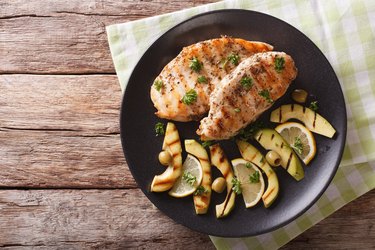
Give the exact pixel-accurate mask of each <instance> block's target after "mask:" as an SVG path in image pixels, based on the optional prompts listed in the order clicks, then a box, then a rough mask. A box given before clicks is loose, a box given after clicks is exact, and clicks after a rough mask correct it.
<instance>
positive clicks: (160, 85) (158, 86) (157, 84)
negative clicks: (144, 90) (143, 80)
mask: <svg viewBox="0 0 375 250" xmlns="http://www.w3.org/2000/svg"><path fill="white" fill-rule="evenodd" d="M154 88H155V89H156V90H157V91H159V92H160V90H161V89H162V88H164V83H163V81H162V80H155V81H154Z"/></svg>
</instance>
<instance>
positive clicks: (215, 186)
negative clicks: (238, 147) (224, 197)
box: [212, 177, 227, 194]
mask: <svg viewBox="0 0 375 250" xmlns="http://www.w3.org/2000/svg"><path fill="white" fill-rule="evenodd" d="M226 187H227V183H226V181H225V179H224V178H223V177H218V178H216V179H215V180H214V181H213V182H212V190H214V191H215V192H216V193H219V194H221V193H222V192H223V191H224V189H225V188H226Z"/></svg>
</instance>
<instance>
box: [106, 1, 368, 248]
mask: <svg viewBox="0 0 375 250" xmlns="http://www.w3.org/2000/svg"><path fill="white" fill-rule="evenodd" d="M227 8H236V9H250V10H255V11H259V12H263V13H266V14H270V15H273V16H275V17H277V18H279V19H282V20H284V21H286V22H288V23H290V24H292V25H293V26H294V27H296V28H297V29H299V30H300V31H302V32H303V33H304V34H306V35H307V36H308V37H309V38H310V39H311V40H312V41H313V42H314V43H315V44H316V45H317V46H318V47H319V48H320V50H321V51H322V52H323V53H324V55H325V56H326V57H327V58H328V60H329V62H330V63H331V65H332V66H333V68H334V70H335V72H336V74H337V76H338V78H339V81H340V83H341V87H342V89H343V92H344V96H345V101H346V105H347V107H346V108H347V112H348V114H347V115H348V134H347V139H346V141H347V144H346V146H345V150H344V155H343V159H342V161H341V164H340V167H339V169H338V171H337V174H336V176H335V177H334V179H333V182H332V183H331V184H330V186H329V187H328V189H327V190H326V192H325V193H324V194H323V196H322V197H321V198H320V199H319V200H318V202H316V204H315V205H313V206H312V207H311V208H310V209H309V210H308V211H307V212H306V213H305V214H303V215H302V216H300V217H299V218H298V219H296V220H295V221H293V222H291V223H290V224H288V225H286V226H284V227H283V228H280V229H278V230H275V231H273V232H270V233H266V234H263V235H259V236H255V237H247V238H220V237H213V236H211V239H212V242H213V243H214V244H215V246H216V247H217V248H218V249H277V248H279V247H281V246H283V245H284V244H286V243H287V242H289V241H290V240H292V239H293V238H295V237H296V236H298V235H299V234H301V233H302V232H304V231H305V230H307V229H308V228H310V227H312V226H313V225H315V224H316V223H318V222H319V221H321V220H323V219H324V218H326V217H327V216H329V215H330V214H332V213H334V212H335V211H336V210H338V209H339V208H341V207H342V206H344V205H345V204H347V203H349V202H351V201H352V200H354V199H356V198H358V197H359V196H361V195H363V194H364V193H366V192H368V191H370V190H372V189H374V187H375V1H372V0H367V1H366V0H352V1H349V0H346V1H338V0H337V1H318V0H316V1H314V0H310V1H305V0H252V1H247V0H242V1H241V0H227V1H221V2H217V3H212V4H207V5H203V6H198V7H194V8H190V9H186V10H182V11H178V12H174V13H169V14H164V15H160V16H155V17H150V18H146V19H141V20H137V21H133V22H128V23H123V24H116V25H111V26H108V27H107V33H108V40H109V46H110V49H111V53H112V58H113V61H114V65H115V68H116V72H117V75H118V78H119V81H120V84H121V88H122V90H124V89H125V86H126V84H127V82H128V79H129V76H130V74H131V72H132V70H133V67H134V66H135V64H136V63H137V61H138V60H139V58H140V57H141V55H142V54H143V53H144V52H145V51H146V49H147V48H148V47H149V46H150V45H151V44H152V42H153V41H154V40H155V39H156V38H158V37H159V36H160V35H162V34H163V33H164V32H165V31H167V30H168V29H170V28H171V27H173V26H174V25H176V24H178V23H180V22H182V21H184V20H186V19H187V18H189V17H191V16H194V15H196V14H199V13H203V12H207V11H210V10H217V9H227Z"/></svg>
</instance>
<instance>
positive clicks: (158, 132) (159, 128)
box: [155, 122, 165, 136]
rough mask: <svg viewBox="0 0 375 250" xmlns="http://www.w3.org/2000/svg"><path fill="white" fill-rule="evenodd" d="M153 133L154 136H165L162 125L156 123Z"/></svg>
mask: <svg viewBox="0 0 375 250" xmlns="http://www.w3.org/2000/svg"><path fill="white" fill-rule="evenodd" d="M155 133H156V136H159V135H164V134H165V129H164V124H163V123H161V122H158V123H156V124H155Z"/></svg>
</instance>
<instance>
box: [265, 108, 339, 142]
mask: <svg viewBox="0 0 375 250" xmlns="http://www.w3.org/2000/svg"><path fill="white" fill-rule="evenodd" d="M289 119H297V120H299V121H301V122H303V123H304V124H305V126H306V128H308V129H309V130H310V131H311V132H314V133H317V134H320V135H324V136H326V137H329V138H332V137H333V136H334V135H335V133H336V130H335V129H334V127H333V126H332V125H331V124H330V123H329V122H328V121H327V120H326V119H325V118H324V117H323V116H321V115H319V114H318V113H316V112H315V111H313V110H311V109H309V108H306V107H304V106H302V105H299V104H286V105H282V106H280V107H279V108H277V109H275V110H274V111H272V113H271V119H270V120H271V122H278V123H283V122H286V121H288V120H289Z"/></svg>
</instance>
